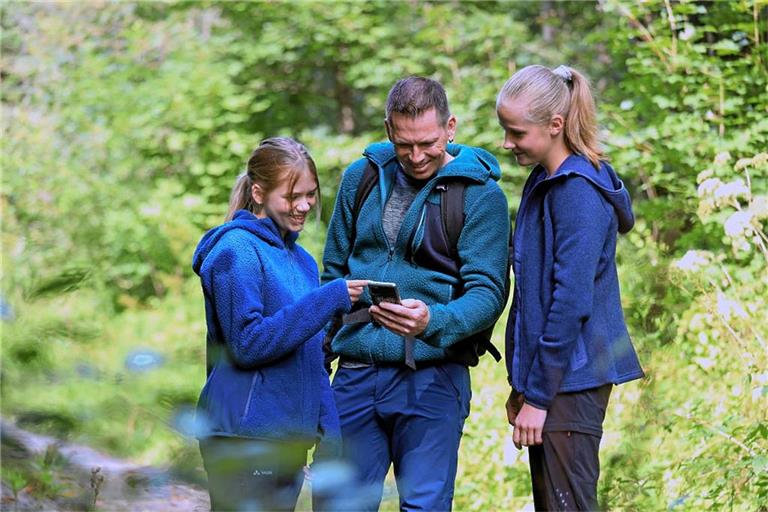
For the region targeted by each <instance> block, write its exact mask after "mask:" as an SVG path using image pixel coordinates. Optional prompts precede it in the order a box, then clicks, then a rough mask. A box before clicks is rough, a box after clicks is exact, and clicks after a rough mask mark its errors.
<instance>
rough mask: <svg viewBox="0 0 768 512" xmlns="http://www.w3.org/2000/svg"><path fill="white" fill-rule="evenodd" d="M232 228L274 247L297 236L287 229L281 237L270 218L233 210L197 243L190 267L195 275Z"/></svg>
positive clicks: (286, 243) (198, 273)
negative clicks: (284, 236)
mask: <svg viewBox="0 0 768 512" xmlns="http://www.w3.org/2000/svg"><path fill="white" fill-rule="evenodd" d="M234 229H242V230H245V231H248V232H249V233H252V234H254V235H256V236H257V237H259V238H260V239H262V240H264V241H265V242H267V243H268V244H270V245H274V246H276V247H286V246H287V245H293V244H294V243H295V242H296V239H297V238H298V237H299V234H298V233H296V232H293V231H289V232H288V235H287V236H286V238H285V239H283V237H282V236H281V235H280V229H279V228H278V227H277V224H275V221H273V220H272V219H271V218H269V217H265V218H258V217H256V216H255V215H254V214H253V213H251V212H249V211H248V210H238V211H237V212H235V216H234V218H233V219H232V220H231V221H229V222H225V223H224V224H222V225H221V226H218V227H215V228H213V229H211V230H209V231H208V232H206V233H205V235H203V238H202V239H201V240H200V242H199V243H198V244H197V248H196V249H195V254H194V255H193V256H192V269H193V270H194V271H195V273H196V274H197V275H200V268H201V267H202V266H203V262H204V261H205V258H206V257H207V256H208V254H210V252H211V251H212V250H213V248H214V247H215V246H216V244H217V243H218V242H219V240H221V237H223V236H224V235H225V234H226V233H228V232H230V231H232V230H234Z"/></svg>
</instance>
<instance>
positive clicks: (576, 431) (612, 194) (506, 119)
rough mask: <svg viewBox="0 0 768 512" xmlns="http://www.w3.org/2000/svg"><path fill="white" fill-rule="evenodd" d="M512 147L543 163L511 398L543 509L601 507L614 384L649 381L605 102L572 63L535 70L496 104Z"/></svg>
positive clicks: (513, 332) (629, 218)
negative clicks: (620, 251)
mask: <svg viewBox="0 0 768 512" xmlns="http://www.w3.org/2000/svg"><path fill="white" fill-rule="evenodd" d="M496 114H497V116H498V119H499V123H500V124H501V127H502V128H503V130H504V148H505V149H507V150H509V151H511V152H512V153H513V154H514V155H515V158H516V159H517V162H518V164H520V165H524V166H531V167H532V170H531V173H530V175H529V177H528V180H527V182H526V184H525V186H524V188H523V193H522V199H521V202H520V207H519V208H518V211H517V216H516V220H515V227H514V234H513V248H514V249H513V251H512V252H513V254H512V269H513V271H514V274H515V290H514V299H513V301H512V310H511V311H510V315H509V320H508V322H507V330H506V352H507V353H506V361H507V372H508V378H509V382H510V384H511V386H512V389H511V392H510V396H509V399H508V400H507V403H506V411H507V418H508V420H509V423H510V425H511V426H512V427H513V428H514V432H513V440H514V442H515V444H516V445H517V446H518V448H520V447H522V446H527V447H528V450H529V460H530V465H531V480H532V484H533V498H534V505H535V507H536V509H537V510H595V509H598V508H599V507H598V503H597V480H598V476H599V473H600V462H599V458H598V448H599V444H600V438H601V436H602V425H603V419H604V418H605V410H606V407H607V405H608V398H609V396H610V393H611V389H612V387H613V386H614V385H615V384H620V383H623V382H627V381H630V380H633V379H638V378H640V377H642V376H643V371H642V368H641V366H640V363H639V361H638V359H637V355H636V353H635V350H634V348H633V346H632V343H631V341H630V338H629V334H628V332H627V327H626V324H625V322H624V316H623V312H622V309H621V298H620V296H619V281H618V276H617V270H616V260H615V256H616V239H617V235H618V233H626V232H628V231H629V230H630V229H631V228H632V225H633V224H634V216H633V213H632V206H631V201H630V197H629V194H628V192H627V190H626V189H625V188H624V184H623V183H622V182H621V180H620V179H619V177H618V176H617V174H616V172H615V171H614V170H613V168H612V167H611V166H610V165H608V163H607V162H606V161H605V159H604V155H603V153H602V151H601V149H600V147H599V144H598V140H597V131H598V130H597V122H596V113H595V102H594V99H593V97H592V92H591V91H590V87H589V82H588V81H587V79H586V77H584V75H582V74H581V73H579V72H578V71H576V70H575V69H573V68H570V67H567V66H559V67H557V68H555V69H554V70H550V69H548V68H546V67H544V66H528V67H525V68H523V69H521V70H520V71H518V72H517V73H515V74H514V75H513V76H512V78H510V79H509V80H508V81H507V82H506V83H505V84H504V86H503V87H502V89H501V91H500V92H499V95H498V98H497V101H496Z"/></svg>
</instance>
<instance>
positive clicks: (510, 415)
mask: <svg viewBox="0 0 768 512" xmlns="http://www.w3.org/2000/svg"><path fill="white" fill-rule="evenodd" d="M524 403H525V397H524V396H523V394H522V393H518V392H517V391H515V390H514V389H513V390H511V391H510V392H509V398H507V403H506V404H504V406H505V407H506V409H507V421H508V422H509V424H510V425H511V426H513V427H514V426H515V418H517V415H518V414H519V413H520V409H521V408H522V407H523V404H524Z"/></svg>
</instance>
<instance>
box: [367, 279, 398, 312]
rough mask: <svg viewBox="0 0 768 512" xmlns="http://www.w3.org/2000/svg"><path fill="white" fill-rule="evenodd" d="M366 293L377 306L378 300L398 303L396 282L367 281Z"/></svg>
mask: <svg viewBox="0 0 768 512" xmlns="http://www.w3.org/2000/svg"><path fill="white" fill-rule="evenodd" d="M368 293H370V294H371V300H372V301H373V303H374V304H375V305H377V306H378V305H379V303H380V302H392V303H394V304H400V292H398V291H397V284H396V283H384V282H381V281H368Z"/></svg>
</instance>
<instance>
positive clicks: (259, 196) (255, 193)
mask: <svg viewBox="0 0 768 512" xmlns="http://www.w3.org/2000/svg"><path fill="white" fill-rule="evenodd" d="M251 198H252V199H253V202H254V203H256V206H258V207H261V205H263V204H264V191H263V190H262V188H261V185H259V184H258V183H254V184H253V185H252V186H251Z"/></svg>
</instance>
